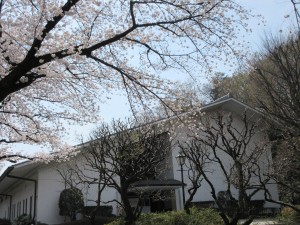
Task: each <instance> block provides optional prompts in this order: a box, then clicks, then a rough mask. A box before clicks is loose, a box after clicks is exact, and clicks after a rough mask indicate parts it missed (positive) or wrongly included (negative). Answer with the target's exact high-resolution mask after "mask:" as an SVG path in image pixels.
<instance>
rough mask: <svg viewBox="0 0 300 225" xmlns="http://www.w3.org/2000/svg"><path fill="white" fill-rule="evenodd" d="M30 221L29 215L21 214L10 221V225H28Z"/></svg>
mask: <svg viewBox="0 0 300 225" xmlns="http://www.w3.org/2000/svg"><path fill="white" fill-rule="evenodd" d="M31 223H32V219H31V216H30V215H27V214H23V215H21V216H19V217H18V218H17V219H15V220H13V221H12V225H30V224H31Z"/></svg>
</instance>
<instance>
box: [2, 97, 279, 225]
mask: <svg viewBox="0 0 300 225" xmlns="http://www.w3.org/2000/svg"><path fill="white" fill-rule="evenodd" d="M220 110H222V111H224V112H230V113H231V114H232V115H233V117H234V118H235V119H236V121H237V122H236V126H237V127H239V126H241V123H240V122H239V121H240V120H241V119H242V118H241V116H240V115H242V114H243V113H244V112H245V110H247V111H248V113H250V114H251V116H252V118H253V119H254V120H257V119H259V118H261V117H262V115H261V114H260V113H259V112H257V111H256V110H254V109H252V108H250V107H249V106H247V105H245V104H243V103H241V102H239V101H237V100H236V99H234V98H231V97H229V96H227V97H225V98H222V99H219V100H218V101H215V102H213V103H211V104H208V105H206V106H204V107H203V108H202V109H201V111H202V112H205V113H206V117H207V118H209V115H210V114H211V113H214V112H217V111H220ZM177 132H178V135H177V136H178V138H177V139H176V140H175V141H178V140H179V141H182V140H185V139H186V136H185V134H184V132H185V131H184V128H178V130H177ZM264 138H266V135H265V134H262V133H261V131H258V132H257V137H255V138H254V142H260V141H262V140H264ZM254 144H255V143H253V145H252V146H254ZM171 152H172V153H171V155H170V156H169V157H168V158H167V159H166V160H168V164H169V165H170V167H169V168H170V169H169V171H167V172H166V174H165V177H164V180H152V181H151V182H149V181H148V182H146V181H139V182H137V183H136V184H135V187H136V188H139V187H142V188H144V189H146V188H149V189H152V190H153V189H157V190H158V189H160V190H164V191H165V192H166V193H169V194H170V197H169V198H166V199H165V200H164V201H163V205H161V201H158V200H157V201H156V200H154V199H149V201H148V202H147V203H146V204H145V206H144V209H143V210H144V211H145V212H151V211H155V210H158V209H159V210H161V208H162V207H163V209H162V210H179V209H182V208H183V200H182V196H183V194H182V182H181V173H180V167H179V165H178V163H177V161H176V159H175V157H176V156H177V155H178V153H179V147H174V148H173V149H172V151H171ZM224 160H226V158H224ZM60 166H63V165H59V164H57V163H49V164H43V163H34V162H30V161H27V162H22V163H19V164H15V165H13V166H10V167H8V168H7V169H6V170H5V171H4V173H3V174H2V175H1V176H0V218H6V219H10V220H14V219H16V218H17V217H18V216H20V215H22V214H30V215H31V216H32V217H33V218H34V220H35V221H39V222H44V223H47V224H59V223H62V222H64V221H65V217H63V216H60V215H59V207H58V200H59V195H60V193H61V191H62V190H64V189H65V188H66V184H65V182H64V180H63V179H62V178H61V176H60V175H59V173H58V172H57V168H58V167H60ZM213 171H214V172H213V173H210V175H209V176H211V177H212V181H213V183H214V186H215V189H216V191H217V192H219V191H224V190H225V188H224V185H225V183H224V177H222V173H221V172H220V171H218V170H213ZM183 175H184V176H183V177H184V183H185V184H186V187H188V186H189V185H190V183H189V181H188V179H187V177H186V176H187V171H186V168H184V171H183ZM186 189H187V188H185V196H186V198H188V192H187V190H186ZM268 189H269V191H270V193H271V194H272V198H274V199H278V192H277V187H276V186H275V185H269V188H268ZM83 190H84V191H83V194H84V198H85V205H90V204H92V203H90V202H89V201H88V199H90V198H93V196H95V191H94V190H93V188H90V189H84V188H83ZM210 192H211V190H210V188H209V186H208V184H207V183H205V182H204V183H203V184H202V186H201V188H199V190H198V191H197V193H196V195H195V197H194V199H193V202H197V203H198V204H200V205H201V204H203V205H205V204H207V203H212V202H213V198H212V196H211V193H210ZM113 199H119V196H118V194H117V192H116V191H115V190H114V189H112V188H106V189H105V190H104V193H103V194H102V199H101V200H102V201H109V200H113ZM253 199H255V200H264V196H263V193H262V192H258V193H257V194H256V195H255V196H254V197H253ZM135 200H136V199H135V198H132V205H134V204H135V203H136V202H135ZM110 205H112V207H113V213H114V214H119V213H121V212H120V210H119V209H118V207H117V204H116V203H110ZM264 207H266V208H269V207H271V208H276V207H278V206H276V205H272V204H271V203H268V202H266V203H265V205H264Z"/></svg>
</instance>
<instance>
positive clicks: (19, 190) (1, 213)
mask: <svg viewBox="0 0 300 225" xmlns="http://www.w3.org/2000/svg"><path fill="white" fill-rule="evenodd" d="M30 178H31V179H35V178H36V177H35V176H32V177H30ZM7 179H14V178H7ZM7 194H9V195H12V207H11V210H12V213H11V219H15V218H17V216H19V215H22V214H24V213H25V214H30V197H32V214H33V210H34V209H33V207H34V203H33V198H34V182H32V181H23V180H19V181H18V182H17V183H16V185H14V186H12V187H11V188H10V190H9V192H8V193H7ZM0 198H1V199H3V202H1V204H0V218H9V206H10V198H9V197H7V198H6V197H4V196H0ZM26 199H27V201H26ZM17 208H18V209H17Z"/></svg>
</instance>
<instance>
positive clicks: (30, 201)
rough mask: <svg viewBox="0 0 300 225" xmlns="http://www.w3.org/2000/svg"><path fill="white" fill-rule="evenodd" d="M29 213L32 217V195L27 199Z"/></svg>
mask: <svg viewBox="0 0 300 225" xmlns="http://www.w3.org/2000/svg"><path fill="white" fill-rule="evenodd" d="M29 215H30V216H31V217H32V196H30V200H29Z"/></svg>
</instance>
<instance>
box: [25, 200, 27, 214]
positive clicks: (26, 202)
mask: <svg viewBox="0 0 300 225" xmlns="http://www.w3.org/2000/svg"><path fill="white" fill-rule="evenodd" d="M25 213H26V214H27V198H26V199H25Z"/></svg>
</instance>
